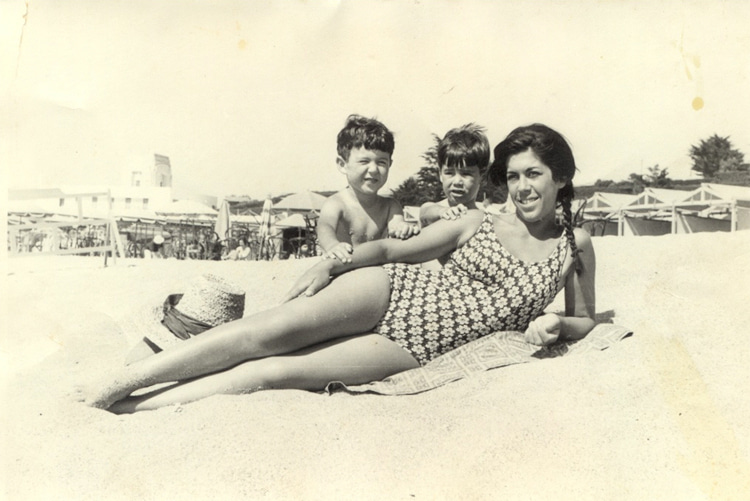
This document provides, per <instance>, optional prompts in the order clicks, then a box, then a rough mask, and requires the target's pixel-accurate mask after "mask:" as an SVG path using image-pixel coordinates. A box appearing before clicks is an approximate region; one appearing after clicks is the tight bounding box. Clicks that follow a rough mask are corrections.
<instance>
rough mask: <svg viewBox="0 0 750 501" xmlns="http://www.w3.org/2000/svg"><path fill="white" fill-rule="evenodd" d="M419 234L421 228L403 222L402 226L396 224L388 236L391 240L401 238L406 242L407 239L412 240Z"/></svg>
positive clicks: (390, 229)
mask: <svg viewBox="0 0 750 501" xmlns="http://www.w3.org/2000/svg"><path fill="white" fill-rule="evenodd" d="M418 233H419V226H417V225H416V224H410V223H406V222H403V223H400V224H394V225H392V227H391V228H389V230H388V236H389V237H390V238H400V239H401V240H406V239H407V238H411V237H413V236H414V235H416V234H418Z"/></svg>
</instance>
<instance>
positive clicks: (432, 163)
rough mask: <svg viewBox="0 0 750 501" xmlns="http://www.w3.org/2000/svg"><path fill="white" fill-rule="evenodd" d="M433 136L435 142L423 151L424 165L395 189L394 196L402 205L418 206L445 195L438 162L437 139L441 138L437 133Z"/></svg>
mask: <svg viewBox="0 0 750 501" xmlns="http://www.w3.org/2000/svg"><path fill="white" fill-rule="evenodd" d="M432 137H433V139H434V144H433V145H432V146H430V147H429V148H428V149H427V151H425V152H424V153H422V160H424V162H425V164H424V166H422V167H421V168H420V169H419V172H417V173H416V174H415V175H413V176H411V177H409V178H408V179H406V180H405V181H404V182H403V183H401V184H400V185H398V187H397V188H396V189H395V190H393V198H395V199H396V200H398V202H399V203H400V204H401V205H402V206H407V205H412V206H417V207H418V206H420V205H422V204H423V203H425V202H434V201H437V200H441V199H442V198H443V197H444V195H443V185H442V184H441V183H440V174H439V170H438V162H437V141H438V140H439V139H440V138H439V137H438V136H437V135H435V134H433V135H432Z"/></svg>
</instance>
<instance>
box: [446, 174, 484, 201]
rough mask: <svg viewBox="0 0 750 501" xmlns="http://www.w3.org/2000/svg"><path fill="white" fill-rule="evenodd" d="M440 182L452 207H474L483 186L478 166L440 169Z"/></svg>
mask: <svg viewBox="0 0 750 501" xmlns="http://www.w3.org/2000/svg"><path fill="white" fill-rule="evenodd" d="M440 182H441V183H442V184H443V193H445V197H446V199H447V200H448V203H449V204H450V206H451V207H453V206H455V205H458V204H463V205H466V206H469V205H473V204H474V202H475V201H476V199H477V194H478V193H479V188H480V187H481V185H482V182H481V173H480V172H479V167H477V166H476V165H472V166H462V167H448V166H443V167H441V168H440Z"/></svg>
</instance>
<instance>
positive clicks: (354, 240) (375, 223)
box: [338, 207, 389, 245]
mask: <svg viewBox="0 0 750 501" xmlns="http://www.w3.org/2000/svg"><path fill="white" fill-rule="evenodd" d="M388 212H389V211H388V208H387V207H385V208H383V209H380V208H379V209H377V210H372V209H371V210H368V211H365V210H364V209H363V208H361V207H350V208H347V210H346V211H345V212H344V218H343V220H342V221H341V224H340V225H339V228H338V233H339V234H340V235H339V237H340V239H341V238H345V239H346V240H348V241H350V242H351V244H352V245H357V244H361V243H364V242H369V241H371V240H378V239H381V238H385V237H386V236H388Z"/></svg>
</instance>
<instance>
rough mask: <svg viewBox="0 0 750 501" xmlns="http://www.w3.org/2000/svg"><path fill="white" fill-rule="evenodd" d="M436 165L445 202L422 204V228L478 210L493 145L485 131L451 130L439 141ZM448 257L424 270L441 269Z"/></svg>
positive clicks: (470, 126)
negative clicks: (478, 201) (478, 197)
mask: <svg viewBox="0 0 750 501" xmlns="http://www.w3.org/2000/svg"><path fill="white" fill-rule="evenodd" d="M437 161H438V169H439V175H440V182H441V183H442V185H443V193H445V198H444V199H443V200H441V201H439V202H426V203H424V204H422V206H421V207H420V209H419V221H420V223H421V224H422V226H428V225H430V224H432V223H434V222H435V221H437V220H438V219H441V218H442V219H457V218H459V217H461V216H462V215H464V214H465V213H466V211H467V210H469V209H476V208H477V195H478V194H479V189H480V188H481V187H482V180H483V179H484V175H485V172H486V171H487V168H488V166H489V164H490V143H489V141H488V140H487V136H486V135H485V134H484V129H483V128H482V127H480V126H478V125H475V124H473V123H470V124H467V125H463V126H461V127H457V128H455V129H451V130H449V131H448V132H447V133H446V134H445V137H443V138H442V139H440V140H439V141H438V145H437ZM449 256H450V255H447V256H443V257H441V258H439V259H437V260H435V261H429V262H427V263H423V264H422V266H423V267H425V268H428V269H438V268H439V267H440V266H442V265H443V264H445V262H446V261H447V260H448V257H449Z"/></svg>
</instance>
